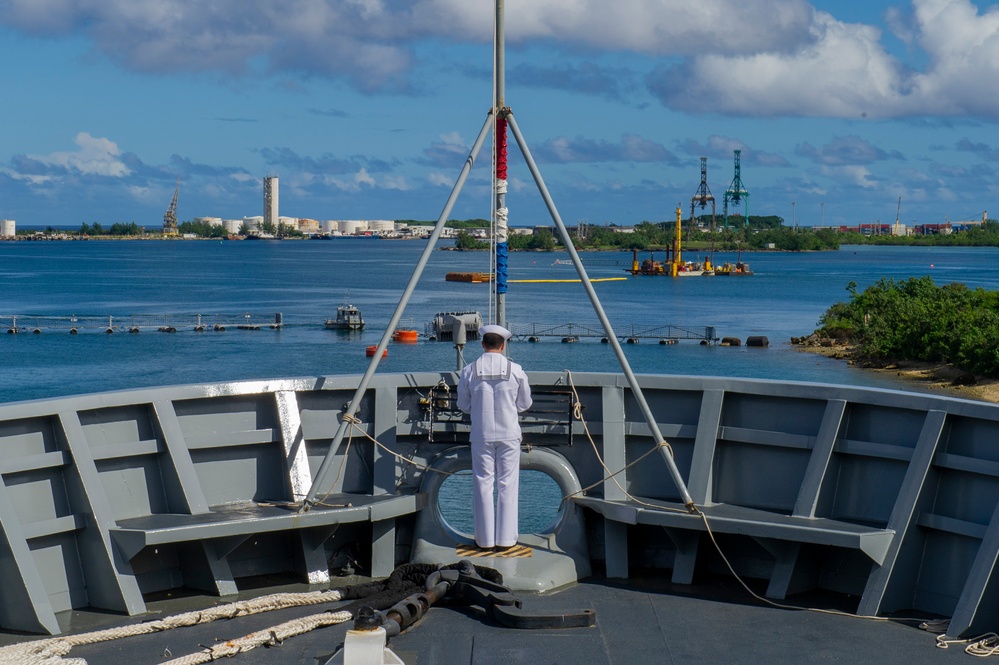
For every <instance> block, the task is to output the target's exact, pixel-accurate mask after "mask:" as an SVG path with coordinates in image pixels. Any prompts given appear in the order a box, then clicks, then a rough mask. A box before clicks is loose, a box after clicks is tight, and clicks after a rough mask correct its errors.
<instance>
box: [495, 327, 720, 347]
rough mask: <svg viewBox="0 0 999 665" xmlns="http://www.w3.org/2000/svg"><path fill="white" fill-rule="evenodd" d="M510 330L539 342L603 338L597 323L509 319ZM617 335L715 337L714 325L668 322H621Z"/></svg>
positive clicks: (631, 340) (632, 338)
mask: <svg viewBox="0 0 999 665" xmlns="http://www.w3.org/2000/svg"><path fill="white" fill-rule="evenodd" d="M508 328H509V329H510V332H512V333H513V335H514V337H516V338H517V339H522V340H527V341H528V342H540V341H541V339H542V338H543V337H555V338H559V339H560V340H561V341H563V342H566V343H571V342H578V341H579V340H580V339H581V338H588V337H592V338H596V339H599V340H600V341H602V342H606V341H607V333H606V332H605V331H604V329H603V327H602V326H600V325H599V324H597V323H571V322H570V323H555V324H550V323H511V324H509V325H508ZM614 332H615V334H616V335H617V338H618V339H619V340H621V341H623V342H625V343H627V344H638V343H640V342H641V341H643V340H658V342H659V343H660V344H676V343H677V342H678V341H680V340H696V341H699V342H700V343H702V344H714V343H715V342H716V341H717V340H718V335H717V330H716V329H715V327H714V326H674V325H669V324H658V325H656V324H634V323H632V324H624V325H615V326H614Z"/></svg>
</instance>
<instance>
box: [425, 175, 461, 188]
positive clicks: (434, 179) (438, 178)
mask: <svg viewBox="0 0 999 665" xmlns="http://www.w3.org/2000/svg"><path fill="white" fill-rule="evenodd" d="M427 182H428V183H430V184H431V185H433V186H434V187H453V186H454V176H451V177H448V176H446V175H444V174H443V173H441V172H440V171H431V172H430V173H428V174H427Z"/></svg>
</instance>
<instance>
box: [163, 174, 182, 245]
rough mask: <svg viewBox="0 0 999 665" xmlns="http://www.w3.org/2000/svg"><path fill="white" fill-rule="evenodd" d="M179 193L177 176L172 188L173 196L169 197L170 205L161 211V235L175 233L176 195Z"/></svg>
mask: <svg viewBox="0 0 999 665" xmlns="http://www.w3.org/2000/svg"><path fill="white" fill-rule="evenodd" d="M179 194H180V178H177V186H176V187H175V188H174V190H173V198H172V199H170V207H168V208H167V210H166V212H165V213H163V235H176V234H177V196H178V195H179Z"/></svg>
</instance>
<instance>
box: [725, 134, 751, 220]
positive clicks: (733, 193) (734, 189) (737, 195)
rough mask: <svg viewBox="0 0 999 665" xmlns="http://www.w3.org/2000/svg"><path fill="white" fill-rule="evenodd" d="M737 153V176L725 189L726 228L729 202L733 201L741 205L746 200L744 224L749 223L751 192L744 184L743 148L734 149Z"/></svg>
mask: <svg viewBox="0 0 999 665" xmlns="http://www.w3.org/2000/svg"><path fill="white" fill-rule="evenodd" d="M733 152H734V153H735V177H734V178H732V184H731V185H729V186H728V189H727V190H725V211H724V215H725V228H726V229H727V228H728V202H729V201H731V202H732V203H734V204H735V205H739V204H740V203H742V202H743V201H745V213H744V214H745V219H744V220H743V223H744V224H749V192H748V191H746V187H745V185H743V184H742V150H734V151H733Z"/></svg>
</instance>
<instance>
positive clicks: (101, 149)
mask: <svg viewBox="0 0 999 665" xmlns="http://www.w3.org/2000/svg"><path fill="white" fill-rule="evenodd" d="M74 142H75V143H76V145H77V146H78V149H77V150H76V151H73V152H53V153H51V154H50V155H46V156H39V155H31V156H30V157H31V159H33V160H35V161H36V162H38V163H41V164H45V165H47V166H50V167H53V166H54V167H61V168H63V169H65V170H67V171H72V172H76V173H79V174H81V175H98V176H108V177H114V178H118V177H123V176H127V175H129V173H130V172H131V171H130V170H129V168H128V167H127V166H125V164H124V163H123V162H122V161H121V159H120V155H121V149H120V148H118V144H117V143H115V142H114V141H112V140H110V139H106V138H99V137H94V136H91V135H90V134H88V133H87V132H80V133H79V134H77V135H76V138H75V139H74Z"/></svg>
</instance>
